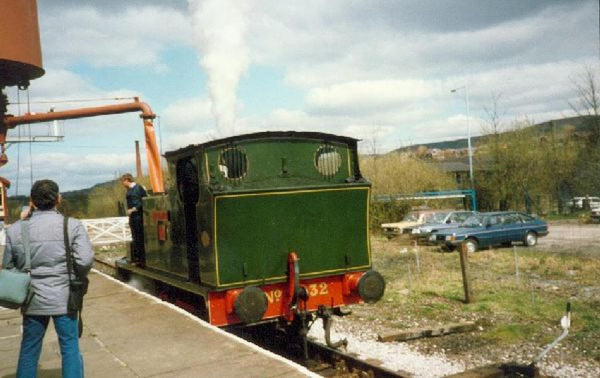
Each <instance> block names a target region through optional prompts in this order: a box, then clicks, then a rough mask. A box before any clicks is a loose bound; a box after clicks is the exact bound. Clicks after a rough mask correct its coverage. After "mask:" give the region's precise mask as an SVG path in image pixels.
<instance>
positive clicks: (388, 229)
mask: <svg viewBox="0 0 600 378" xmlns="http://www.w3.org/2000/svg"><path fill="white" fill-rule="evenodd" d="M438 212H439V211H438ZM435 214H436V211H435V210H421V211H411V212H409V213H408V214H406V215H405V216H404V218H402V220H401V221H400V222H395V223H383V224H382V225H381V229H382V230H383V234H384V235H386V236H387V237H388V238H390V239H391V238H392V237H394V236H397V235H402V234H409V233H410V232H411V231H412V229H413V227H415V226H419V225H421V224H424V223H426V222H427V220H428V219H431V217H433V216H434V215H435Z"/></svg>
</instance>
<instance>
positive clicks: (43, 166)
mask: <svg viewBox="0 0 600 378" xmlns="http://www.w3.org/2000/svg"><path fill="white" fill-rule="evenodd" d="M9 158H10V159H11V160H10V162H9V164H7V165H6V166H5V167H4V168H3V172H2V174H3V176H4V177H6V178H7V179H9V180H10V181H11V188H10V192H9V194H10V195H16V194H20V195H28V194H29V190H30V187H31V178H30V177H31V173H32V172H33V177H34V178H33V181H35V180H39V179H42V178H49V179H52V180H54V181H56V182H57V183H58V184H59V186H60V187H61V191H69V190H75V189H81V188H86V187H91V186H93V185H95V184H97V183H101V182H106V181H110V180H113V179H116V178H117V177H119V175H120V174H122V173H124V172H128V171H132V167H133V168H135V154H134V153H129V154H110V153H109V154H102V153H94V154H77V153H73V152H69V153H66V152H46V153H44V154H43V157H42V156H40V155H37V154H36V155H34V156H33V159H30V157H29V155H28V152H27V151H22V152H21V156H20V158H19V159H18V157H17V156H12V157H9ZM17 159H18V160H17ZM142 164H143V166H144V167H145V162H144V161H143V159H142ZM17 191H18V192H17Z"/></svg>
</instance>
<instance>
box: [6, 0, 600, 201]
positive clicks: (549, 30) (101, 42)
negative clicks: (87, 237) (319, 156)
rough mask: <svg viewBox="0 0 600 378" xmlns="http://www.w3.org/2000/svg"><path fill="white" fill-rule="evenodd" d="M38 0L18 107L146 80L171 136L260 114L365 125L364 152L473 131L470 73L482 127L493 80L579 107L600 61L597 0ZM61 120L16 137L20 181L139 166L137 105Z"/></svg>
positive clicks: (517, 92) (526, 100) (510, 99)
mask: <svg viewBox="0 0 600 378" xmlns="http://www.w3.org/2000/svg"><path fill="white" fill-rule="evenodd" d="M38 12H39V22H40V33H41V41H42V54H43V60H44V68H45V70H46V74H45V75H44V76H43V77H42V78H40V79H38V80H35V81H32V83H31V86H30V89H29V93H27V92H21V93H20V94H18V93H17V90H16V89H15V88H7V90H6V92H7V94H8V95H9V100H10V101H11V102H12V103H13V104H15V105H12V106H11V107H10V109H9V110H10V111H11V112H12V113H13V114H19V113H21V114H22V113H24V112H26V111H27V110H28V109H29V110H31V111H48V109H49V107H50V106H51V105H52V104H54V106H55V107H56V109H57V110H63V109H67V108H72V107H82V106H91V105H96V104H105V103H111V102H79V103H69V102H63V101H64V100H87V99H105V98H115V97H131V96H139V97H140V98H141V100H142V101H145V102H147V103H148V104H149V105H150V106H151V107H152V109H153V110H154V112H155V113H156V114H157V115H159V116H160V122H158V120H157V122H156V123H157V124H158V123H160V130H158V127H157V134H159V137H160V139H161V143H160V144H161V148H162V151H163V152H164V151H170V150H173V149H176V148H180V147H184V146H187V145H189V144H196V143H202V142H205V141H208V140H212V139H215V138H218V137H222V136H228V135H232V134H240V133H248V132H254V131H263V130H311V131H323V132H330V133H334V134H340V135H345V136H350V137H355V138H358V139H362V140H363V142H361V143H360V144H359V146H360V148H361V150H362V151H364V152H373V151H377V152H386V151H389V150H392V149H394V148H398V147H401V146H407V145H411V144H417V143H424V142H436V141H441V140H452V139H457V138H464V137H466V135H467V127H466V124H467V123H466V114H467V113H466V108H467V107H466V101H465V100H466V98H465V94H466V93H465V89H466V88H468V91H469V108H470V116H471V118H470V129H471V133H472V135H478V134H480V133H481V125H482V124H483V123H484V121H485V119H486V113H485V111H484V107H488V108H489V107H491V106H492V97H493V96H499V100H498V108H499V110H500V113H501V114H502V116H503V119H504V120H505V122H506V123H510V122H512V121H514V120H516V119H522V118H528V119H530V120H534V121H535V122H541V121H546V120H549V119H556V118H562V117H565V116H572V115H574V114H573V112H572V111H571V110H570V107H569V100H573V98H574V96H575V91H574V89H573V80H574V78H575V77H577V76H578V75H580V74H581V72H582V71H583V70H584V69H585V67H586V66H592V67H594V68H595V69H597V68H598V62H599V41H598V39H599V25H598V13H599V12H598V1H596V0H569V1H565V0H562V1H550V0H544V1H542V0H532V1H522V0H503V1H497V0H487V1H486V0H452V1H447V0H436V1H434V0H431V1H427V0H422V1H416V0H393V1H392V0H390V1H377V0H353V1H347V0H344V1H342V0H340V1H336V0H322V1H312V0H305V1H303V2H297V1H281V0H249V1H236V0H189V1H184V0H176V1H158V0H156V1H154V0H134V1H132V0H129V1H121V0H103V1H96V0H70V1H67V0H38ZM454 88H461V89H459V90H458V91H457V92H456V93H451V90H452V89H454ZM18 96H19V97H18ZM28 96H29V105H27V104H25V102H26V100H27V97H28ZM19 99H20V101H21V102H22V103H24V104H22V105H21V106H20V107H18V106H17V105H16V103H17V102H18V101H19ZM60 126H61V127H63V128H64V131H65V138H64V140H63V141H62V142H57V143H34V144H31V145H30V144H12V145H11V146H10V148H9V149H8V152H7V153H8V157H9V159H10V162H9V163H8V164H7V165H6V166H5V167H3V168H2V169H3V171H4V172H2V176H5V177H6V178H8V179H9V180H11V181H12V182H13V186H12V188H11V190H10V191H9V194H11V195H13V194H17V192H18V194H28V191H29V187H30V181H31V178H33V180H36V179H40V178H54V179H56V180H57V181H58V182H59V184H60V185H61V189H62V190H73V189H81V188H86V187H90V186H92V185H94V184H96V183H99V182H104V181H107V180H110V179H113V178H115V177H117V175H119V174H121V173H124V172H127V171H134V169H135V156H134V141H135V140H140V141H141V142H142V146H143V129H142V122H141V120H140V119H139V116H138V114H134V113H132V114H126V115H116V116H108V117H102V118H96V119H86V120H71V121H66V122H62V123H61V124H60ZM47 128H48V126H47V125H32V126H30V127H28V126H22V127H19V128H17V129H15V130H12V131H11V132H10V133H9V140H10V138H11V137H12V138H14V137H16V136H17V135H18V133H21V135H28V134H29V133H32V134H44V133H46V132H47ZM159 131H160V133H159ZM142 152H144V150H142ZM30 158H31V159H30ZM143 160H144V161H145V155H144V156H143Z"/></svg>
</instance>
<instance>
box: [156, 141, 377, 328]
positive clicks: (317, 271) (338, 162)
mask: <svg viewBox="0 0 600 378" xmlns="http://www.w3.org/2000/svg"><path fill="white" fill-rule="evenodd" d="M356 143H357V140H356V139H353V138H347V137H341V136H336V135H331V134H324V133H310V132H263V133H255V134H248V135H241V136H235V137H230V138H226V139H221V140H215V141H211V142H207V143H204V144H198V145H190V146H188V147H185V148H182V149H179V150H176V151H173V152H168V153H166V154H165V157H166V159H167V162H168V168H169V173H170V175H169V176H170V178H171V182H170V185H167V191H166V193H165V194H163V195H158V196H150V197H148V198H146V199H144V201H145V202H144V227H145V239H146V240H145V242H146V267H147V269H148V271H152V272H154V273H155V274H164V275H165V276H168V277H172V278H177V279H179V280H182V281H185V282H186V285H188V286H189V285H192V286H194V287H196V288H197V290H196V291H197V292H200V293H202V296H203V297H204V300H205V301H206V308H207V318H208V319H207V320H209V321H210V323H211V324H214V325H217V326H224V325H230V324H236V323H247V324H248V323H255V322H258V321H264V320H270V319H273V320H274V319H285V320H287V321H293V320H294V319H295V318H296V317H297V315H298V314H299V313H300V312H305V313H310V312H316V311H323V309H325V308H333V309H336V308H339V307H340V306H343V305H347V304H352V303H358V302H360V301H365V302H375V301H377V300H379V299H380V298H381V296H382V295H383V292H384V288H385V283H384V281H383V278H382V277H381V275H379V273H377V272H375V271H373V270H371V253H370V242H369V228H368V226H369V200H370V190H371V185H370V183H368V182H367V181H366V180H365V179H364V178H363V177H362V175H361V173H360V170H359V166H358V155H357V149H356Z"/></svg>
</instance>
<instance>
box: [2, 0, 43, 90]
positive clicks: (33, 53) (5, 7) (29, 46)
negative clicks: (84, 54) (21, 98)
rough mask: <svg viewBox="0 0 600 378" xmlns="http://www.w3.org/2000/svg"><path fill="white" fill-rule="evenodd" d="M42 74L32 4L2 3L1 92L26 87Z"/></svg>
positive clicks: (28, 1)
mask: <svg viewBox="0 0 600 378" xmlns="http://www.w3.org/2000/svg"><path fill="white" fill-rule="evenodd" d="M43 74H44V69H43V68H42V50H41V47H40V32H39V26H38V19H37V4H36V1H35V0H2V11H1V12H0V88H2V87H5V86H8V87H10V86H15V85H18V86H20V87H25V88H26V87H27V86H29V81H30V80H33V79H37V78H38V77H40V76H42V75H43Z"/></svg>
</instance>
